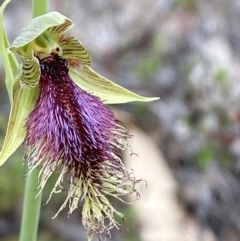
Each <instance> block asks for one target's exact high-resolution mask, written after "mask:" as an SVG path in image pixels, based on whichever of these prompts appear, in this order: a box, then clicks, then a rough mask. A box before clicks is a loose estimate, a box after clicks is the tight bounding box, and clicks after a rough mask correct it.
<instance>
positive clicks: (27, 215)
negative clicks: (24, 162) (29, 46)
mask: <svg viewBox="0 0 240 241" xmlns="http://www.w3.org/2000/svg"><path fill="white" fill-rule="evenodd" d="M47 11H48V0H32V17H33V18H35V17H37V16H40V15H42V14H45V13H47ZM37 186H38V171H37V170H34V171H33V172H32V173H31V174H30V175H28V176H27V180H26V187H25V193H24V203H23V214H22V223H21V225H22V226H21V233H20V241H30V240H31V241H36V240H37V233H38V223H39V216H40V209H41V200H42V194H39V196H38V197H37V198H35V197H36V192H35V190H36V188H37Z"/></svg>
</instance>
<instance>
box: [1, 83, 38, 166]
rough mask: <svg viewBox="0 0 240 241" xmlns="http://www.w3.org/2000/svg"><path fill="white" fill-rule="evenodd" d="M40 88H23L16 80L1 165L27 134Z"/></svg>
mask: <svg viewBox="0 0 240 241" xmlns="http://www.w3.org/2000/svg"><path fill="white" fill-rule="evenodd" d="M38 91H39V89H38V88H32V89H29V88H21V87H20V82H19V81H18V82H16V84H15V85H14V88H13V105H12V108H11V113H10V117H9V121H8V127H7V133H6V136H5V140H4V143H3V147H2V150H1V152H0V166H1V165H2V164H3V163H4V162H5V161H6V160H7V159H8V158H9V157H10V156H11V155H12V154H13V153H14V152H15V151H16V149H17V148H18V147H19V146H20V145H21V144H22V142H23V140H24V138H25V136H26V127H25V124H26V119H27V117H28V115H29V114H30V112H31V111H32V110H33V108H34V106H35V104H36V101H37V98H38Z"/></svg>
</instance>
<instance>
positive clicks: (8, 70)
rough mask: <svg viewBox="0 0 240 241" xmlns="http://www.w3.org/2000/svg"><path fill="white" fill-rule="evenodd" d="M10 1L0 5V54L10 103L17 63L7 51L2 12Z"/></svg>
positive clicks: (7, 43) (7, 44)
mask: <svg viewBox="0 0 240 241" xmlns="http://www.w3.org/2000/svg"><path fill="white" fill-rule="evenodd" d="M10 1H11V0H7V1H5V2H4V3H3V4H2V5H1V7H0V55H1V57H2V60H3V61H2V62H3V66H4V69H5V84H6V87H7V91H8V95H9V99H10V101H11V103H12V89H13V85H14V83H15V78H14V76H15V75H16V73H17V70H18V68H19V64H18V62H17V59H16V58H15V56H14V55H13V54H12V53H11V52H10V51H8V47H9V42H8V39H7V36H6V33H5V29H4V25H3V13H4V10H5V8H6V6H7V4H8V3H9V2H10Z"/></svg>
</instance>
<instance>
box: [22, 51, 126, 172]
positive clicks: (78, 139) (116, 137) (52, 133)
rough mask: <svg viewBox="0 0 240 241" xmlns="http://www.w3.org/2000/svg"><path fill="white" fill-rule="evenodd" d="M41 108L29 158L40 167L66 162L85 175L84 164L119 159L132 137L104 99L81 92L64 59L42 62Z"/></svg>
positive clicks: (31, 121)
mask: <svg viewBox="0 0 240 241" xmlns="http://www.w3.org/2000/svg"><path fill="white" fill-rule="evenodd" d="M40 66H41V79H40V83H39V85H40V93H39V98H38V100H37V104H36V106H35V108H34V109H33V111H32V112H31V113H30V115H29V117H28V120H27V124H26V127H27V133H26V138H25V141H24V152H25V153H24V154H25V155H24V159H25V160H26V161H27V162H28V164H29V165H30V166H35V167H37V166H38V165H39V164H41V163H42V162H43V161H47V163H48V164H49V165H50V166H51V167H53V166H57V165H58V164H63V165H64V166H66V167H67V168H68V171H71V170H75V172H74V173H75V174H74V175H75V176H78V175H80V173H79V172H80V170H79V169H80V168H79V166H81V164H84V163H85V162H88V163H92V164H93V166H94V163H95V164H96V163H98V162H102V161H105V160H109V161H116V157H117V156H119V148H123V149H124V145H125V144H123V143H126V142H125V141H126V139H127V138H129V134H128V132H127V130H126V129H124V128H123V127H122V126H121V125H120V123H119V122H118V121H117V120H116V119H115V117H114V114H113V112H112V111H111V110H109V109H108V108H107V107H106V106H105V105H104V104H103V103H102V102H101V100H100V99H99V98H98V97H96V96H93V95H91V94H89V93H87V92H86V91H84V90H82V89H80V88H79V87H78V86H77V85H76V84H75V83H74V82H73V81H72V80H71V78H70V76H69V74H68V66H67V61H66V60H65V59H64V58H63V57H60V56H58V55H55V56H52V57H48V58H46V59H43V60H41V61H40Z"/></svg>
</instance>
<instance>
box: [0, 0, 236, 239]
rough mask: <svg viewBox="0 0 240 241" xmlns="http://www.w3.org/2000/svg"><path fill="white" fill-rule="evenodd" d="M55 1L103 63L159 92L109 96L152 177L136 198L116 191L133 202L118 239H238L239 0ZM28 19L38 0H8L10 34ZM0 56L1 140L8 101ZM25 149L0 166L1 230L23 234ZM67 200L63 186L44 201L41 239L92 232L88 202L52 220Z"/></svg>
mask: <svg viewBox="0 0 240 241" xmlns="http://www.w3.org/2000/svg"><path fill="white" fill-rule="evenodd" d="M2 2H3V0H0V3H2ZM50 9H51V10H56V11H59V12H61V13H63V14H64V15H66V16H68V17H69V18H71V19H72V20H73V21H74V22H75V27H74V29H73V30H72V33H74V35H75V36H77V37H78V38H79V39H80V40H81V41H82V43H83V44H84V45H85V46H86V47H87V49H88V50H89V53H90V55H91V56H92V60H93V68H94V69H95V70H96V71H98V72H99V73H101V74H102V75H104V76H106V77H108V78H109V79H111V80H113V81H115V82H116V83H119V84H121V85H123V86H124V87H126V88H128V89H131V90H132V91H135V92H137V93H139V94H142V95H145V96H159V97H161V99H160V100H159V101H155V102H152V103H147V104H146V103H130V104H124V105H118V106H114V107H111V108H114V109H115V110H116V115H117V116H118V118H119V119H120V120H121V121H123V123H124V125H125V126H126V127H127V128H128V129H129V130H130V132H131V133H132V134H133V135H134V136H133V138H132V140H131V146H132V149H133V151H134V153H137V154H138V156H135V155H133V156H129V154H128V153H124V161H125V163H126V165H127V167H128V168H129V169H131V168H132V169H134V170H135V173H136V176H137V177H138V178H141V177H142V178H144V179H145V180H146V181H147V186H146V185H145V183H143V184H142V185H139V187H138V190H139V192H140V193H141V199H140V200H138V201H136V202H135V203H134V204H133V205H125V204H124V205H123V204H121V203H119V202H116V201H115V200H112V202H114V203H115V202H116V203H115V204H114V205H115V206H116V207H118V209H120V210H121V211H122V212H123V213H124V214H125V219H124V221H121V220H120V222H121V223H122V226H121V232H119V231H117V230H113V231H112V240H114V241H122V240H125V241H240V105H239V101H240V82H239V78H240V27H239V23H240V1H239V0H228V1H226V0H198V1H196V0H148V1H146V0H135V1H133V0H121V1H120V0H115V1H112V0H88V1H85V0H69V1H64V0H50ZM30 19H31V1H27V0H18V1H17V0H12V2H11V3H10V4H9V5H8V7H7V9H6V13H5V26H6V29H7V33H8V36H9V39H10V42H12V41H13V40H14V38H15V37H16V36H18V35H19V33H20V31H21V29H22V28H23V26H24V25H25V24H26V23H27V22H28V21H29V20H30ZM0 66H1V69H0V144H1V145H2V142H3V137H4V135H5V131H6V125H7V120H8V115H9V110H10V105H9V100H8V96H7V92H6V89H5V86H4V70H3V67H2V63H1V62H0ZM21 156H22V150H21V149H20V150H19V151H18V152H17V153H16V154H15V155H14V156H12V157H11V160H10V161H9V162H7V163H6V164H4V166H2V167H1V168H0V241H14V240H17V237H18V234H19V227H20V220H21V211H22V198H23V190H24V183H25V182H24V175H25V173H26V166H24V165H22V162H21ZM53 181H54V180H53ZM47 189H48V188H46V189H45V191H44V197H43V202H44V201H46V200H47V197H48V193H49V191H50V188H49V190H47ZM63 200H64V195H55V196H53V198H52V199H51V201H50V203H49V204H48V205H46V206H43V207H42V213H41V220H40V228H39V238H38V240H39V241H49V240H55V241H84V240H86V238H85V230H84V229H83V228H82V225H81V216H80V215H81V214H80V213H81V211H80V210H79V211H78V210H77V211H76V212H75V214H74V215H72V216H71V217H70V218H67V210H66V211H64V212H62V213H61V214H59V216H58V217H57V218H56V219H54V220H51V217H52V216H53V215H54V214H55V212H56V211H57V210H58V207H59V206H60V205H61V203H62V201H63ZM95 240H97V239H95Z"/></svg>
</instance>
